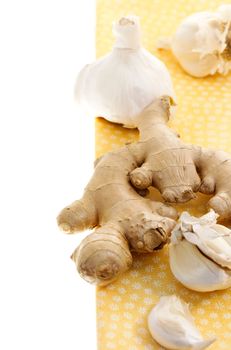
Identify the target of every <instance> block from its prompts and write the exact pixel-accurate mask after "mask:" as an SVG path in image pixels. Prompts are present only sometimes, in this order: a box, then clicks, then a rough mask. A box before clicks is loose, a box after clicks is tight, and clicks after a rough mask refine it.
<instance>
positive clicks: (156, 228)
mask: <svg viewBox="0 0 231 350" xmlns="http://www.w3.org/2000/svg"><path fill="white" fill-rule="evenodd" d="M171 104H172V100H171V99H170V98H169V97H167V96H164V97H162V98H160V99H157V100H155V101H154V102H153V103H152V104H151V105H149V106H148V107H147V108H146V109H145V110H144V111H143V113H142V114H141V115H140V116H139V117H138V118H137V126H138V129H139V131H140V141H139V142H137V143H134V144H129V145H126V146H125V147H123V148H121V149H119V150H118V151H115V152H109V153H107V154H106V155H105V156H103V157H102V158H100V159H99V160H98V161H97V164H96V167H95V171H94V174H93V176H92V178H91V180H90V182H89V183H88V185H87V187H86V188H85V192H84V195H83V197H82V198H81V199H80V200H79V201H75V202H74V203H72V204H71V205H69V206H67V207H66V208H64V209H63V210H62V211H61V213H60V214H59V216H58V218H57V221H58V225H59V227H60V228H61V229H62V230H63V231H65V232H66V233H74V232H78V231H83V230H86V229H89V228H95V229H94V231H93V232H92V233H91V234H90V235H89V236H87V237H86V238H85V239H84V240H83V241H82V242H81V244H80V246H79V247H78V248H77V249H76V250H75V252H74V253H73V255H72V259H73V260H74V262H75V263H76V266H77V270H78V271H79V273H80V275H81V276H82V277H83V278H84V279H86V280H87V281H89V282H91V283H96V284H98V285H105V284H107V283H109V282H111V281H112V280H114V279H115V278H117V277H118V275H120V274H121V273H123V272H124V271H126V270H127V269H129V267H130V266H131V264H132V255H131V252H130V251H135V252H138V253H146V252H149V253H150V252H153V251H154V250H155V249H160V248H161V247H162V246H163V245H164V244H165V243H166V242H167V241H168V236H169V235H170V233H171V230H172V229H173V227H174V226H175V223H176V222H175V220H176V218H177V213H176V210H175V209H174V208H172V207H170V206H169V205H167V204H164V203H160V202H155V201H151V200H149V199H145V198H143V197H141V196H140V195H139V193H137V191H136V190H135V188H137V189H138V190H145V189H147V188H148V187H149V186H154V187H156V188H157V189H158V190H159V191H160V192H161V194H162V196H163V198H164V199H165V201H166V202H171V203H175V202H186V201H188V200H190V199H192V198H194V197H195V192H197V191H201V192H203V193H207V194H212V193H213V194H214V197H212V198H211V199H210V201H209V203H208V204H209V206H210V207H211V208H213V209H214V210H215V211H216V212H217V213H218V214H219V215H220V217H221V218H228V217H231V183H230V182H229V179H230V178H231V156H230V155H228V154H227V153H225V152H221V151H213V150H206V149H202V148H200V147H195V146H191V145H185V144H184V143H183V142H182V141H181V140H180V139H179V137H178V135H177V134H176V133H175V132H173V131H172V130H171V129H170V128H168V126H167V122H168V119H169V115H170V107H171ZM130 182H131V183H132V184H133V186H134V187H132V186H131V183H130Z"/></svg>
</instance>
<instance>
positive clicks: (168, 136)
mask: <svg viewBox="0 0 231 350" xmlns="http://www.w3.org/2000/svg"><path fill="white" fill-rule="evenodd" d="M164 101H165V103H168V102H166V99H165V100H164ZM169 101H170V99H169ZM169 103H170V102H169ZM160 111H161V109H160V108H159V113H158V107H157V103H156V102H154V103H152V104H151V105H150V106H148V107H147V108H146V109H145V110H144V111H143V113H142V114H141V115H140V116H139V117H138V119H137V125H138V128H139V131H140V135H141V139H142V140H144V147H145V155H144V159H142V165H141V166H140V167H139V168H136V169H134V170H133V171H132V172H131V173H130V180H131V183H132V184H133V186H134V187H136V188H139V189H143V190H145V189H146V188H148V187H149V186H154V187H156V188H157V189H158V190H159V191H160V193H161V194H162V196H163V198H164V199H165V201H166V202H169V203H184V202H187V201H188V200H190V199H192V198H194V197H195V196H196V195H195V193H196V192H198V191H200V192H201V193H204V194H210V195H211V194H213V195H214V196H213V197H212V198H211V199H210V200H209V202H208V207H209V208H212V209H214V211H215V212H216V213H217V214H219V220H223V219H229V218H231V181H230V179H231V155H230V154H228V153H226V152H223V151H217V150H213V149H206V148H202V147H199V146H193V145H186V144H184V143H183V142H182V141H181V140H180V138H179V135H177V134H176V133H174V132H173V131H172V130H171V129H170V128H169V127H168V126H167V122H168V117H169V113H163V109H162V113H160Z"/></svg>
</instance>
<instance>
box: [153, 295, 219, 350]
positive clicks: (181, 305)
mask: <svg viewBox="0 0 231 350" xmlns="http://www.w3.org/2000/svg"><path fill="white" fill-rule="evenodd" d="M148 328H149V330H150V333H151V335H152V336H153V338H154V339H155V340H156V341H157V342H158V343H159V344H160V345H162V346H164V347H166V348H168V349H173V350H174V349H175V350H202V349H205V348H206V347H208V346H209V345H210V344H212V343H213V342H214V341H215V339H210V340H204V339H203V338H202V336H201V334H200V332H199V331H198V330H197V328H196V326H195V324H194V321H193V318H192V316H191V314H190V311H189V307H188V305H187V304H186V303H185V302H183V301H182V300H181V299H179V298H177V297H176V296H175V295H172V296H164V297H161V298H160V301H159V303H158V304H157V305H156V306H155V307H154V308H153V309H152V310H151V312H150V314H149V316H148Z"/></svg>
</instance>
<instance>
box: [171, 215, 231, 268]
mask: <svg viewBox="0 0 231 350" xmlns="http://www.w3.org/2000/svg"><path fill="white" fill-rule="evenodd" d="M217 217H218V215H217V214H216V213H215V212H214V211H213V210H211V211H210V212H209V213H207V214H206V215H203V216H202V217H200V218H196V217H193V216H191V215H190V214H189V213H187V212H184V213H182V215H181V217H180V231H181V233H182V235H183V237H184V238H185V239H187V240H188V241H189V242H190V243H192V244H194V245H196V246H197V247H198V248H199V249H200V250H201V251H202V252H203V253H204V254H205V255H206V256H207V257H209V258H210V259H212V260H213V261H214V262H216V263H217V264H219V265H220V266H222V267H227V268H229V269H231V230H230V229H228V228H227V227H225V226H223V225H218V224H216V220H217ZM176 230H179V228H178V227H176V229H175V231H176Z"/></svg>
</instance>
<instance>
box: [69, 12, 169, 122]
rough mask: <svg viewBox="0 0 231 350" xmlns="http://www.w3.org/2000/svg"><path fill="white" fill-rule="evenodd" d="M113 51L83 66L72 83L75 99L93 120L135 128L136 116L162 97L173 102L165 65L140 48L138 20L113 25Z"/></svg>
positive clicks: (136, 18)
mask: <svg viewBox="0 0 231 350" xmlns="http://www.w3.org/2000/svg"><path fill="white" fill-rule="evenodd" d="M113 32H114V35H115V44H114V48H113V50H112V51H111V52H110V53H109V54H107V55H106V56H104V57H102V58H100V59H98V60H97V61H96V62H94V63H92V64H89V65H87V66H85V67H84V68H83V69H82V71H81V72H80V74H79V76H78V78H77V83H76V91H75V95H76V99H77V101H78V102H79V103H80V105H82V107H83V108H84V109H85V110H87V112H88V113H89V114H91V115H92V116H93V117H95V116H101V117H104V118H105V119H107V120H109V121H112V122H115V123H121V124H123V125H124V126H126V127H136V121H135V119H136V116H137V115H138V114H140V113H141V112H142V110H143V109H144V108H145V107H146V106H147V105H149V104H150V103H151V102H152V101H154V100H155V99H156V98H158V97H160V96H162V95H168V96H170V97H172V98H173V100H174V99H175V95H174V92H173V87H172V82H171V78H170V75H169V73H168V70H167V68H166V67H165V65H164V64H163V63H162V62H161V61H160V60H158V59H157V58H156V57H154V56H153V55H151V54H150V53H149V52H148V51H147V50H145V49H144V48H142V47H141V39H140V24H139V19H138V17H135V16H128V17H122V18H121V19H120V20H119V21H118V22H116V23H114V26H113Z"/></svg>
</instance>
